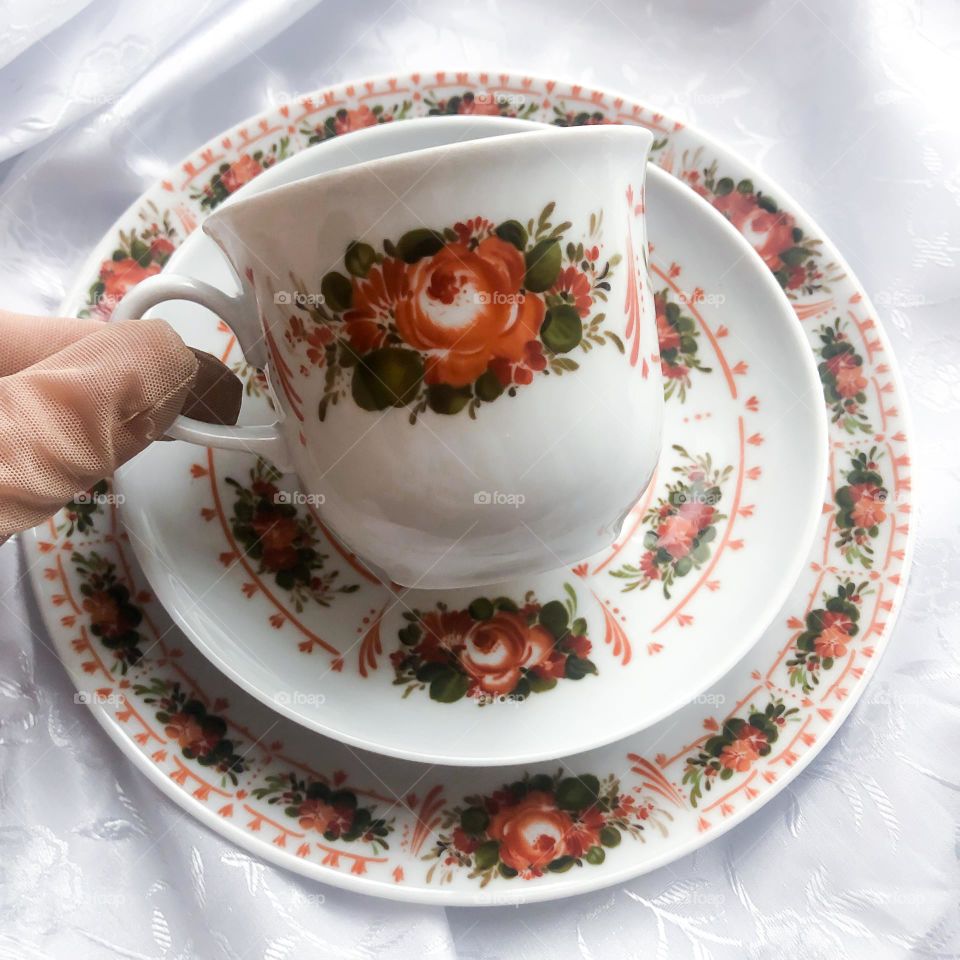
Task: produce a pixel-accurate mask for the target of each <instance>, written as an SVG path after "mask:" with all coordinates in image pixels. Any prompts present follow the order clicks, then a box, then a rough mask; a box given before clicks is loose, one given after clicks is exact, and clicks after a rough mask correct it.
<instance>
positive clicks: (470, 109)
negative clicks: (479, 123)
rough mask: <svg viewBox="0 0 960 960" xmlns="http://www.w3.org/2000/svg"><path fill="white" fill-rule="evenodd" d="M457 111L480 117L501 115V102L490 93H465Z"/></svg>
mask: <svg viewBox="0 0 960 960" xmlns="http://www.w3.org/2000/svg"><path fill="white" fill-rule="evenodd" d="M457 113H465V114H471V115H473V116H478V117H499V116H500V104H499V103H497V98H496V97H495V96H494V95H493V94H490V93H481V94H480V95H479V96H474V95H473V94H472V93H465V94H464V95H463V97H462V98H461V100H460V106H459V107H458V108H457Z"/></svg>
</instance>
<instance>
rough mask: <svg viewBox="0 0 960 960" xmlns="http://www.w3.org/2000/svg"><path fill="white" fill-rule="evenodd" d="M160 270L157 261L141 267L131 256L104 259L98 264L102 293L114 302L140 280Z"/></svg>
mask: <svg viewBox="0 0 960 960" xmlns="http://www.w3.org/2000/svg"><path fill="white" fill-rule="evenodd" d="M159 272H160V265H159V264H158V263H151V264H150V266H148V267H141V266H140V264H139V263H137V261H136V260H134V259H133V258H132V257H126V258H124V259H123V260H104V261H103V263H102V264H101V266H100V280H101V282H102V283H103V292H104V294H105V295H106V296H107V297H108V298H110V299H111V300H113V301H114V302H116V301H118V300H120V299H122V298H123V296H124V295H125V294H126V293H127V291H129V290H130V289H131V288H132V287H135V286H136V285H137V284H138V283H139V282H140V281H141V280H146V279H147V277H152V276H153V275H154V274H155V273H159Z"/></svg>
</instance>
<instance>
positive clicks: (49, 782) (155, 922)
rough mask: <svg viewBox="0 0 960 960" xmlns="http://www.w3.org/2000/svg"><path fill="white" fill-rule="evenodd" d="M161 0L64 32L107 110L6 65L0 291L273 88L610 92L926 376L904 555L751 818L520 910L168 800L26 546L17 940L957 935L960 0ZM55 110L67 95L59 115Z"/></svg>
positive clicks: (698, 946)
mask: <svg viewBox="0 0 960 960" xmlns="http://www.w3.org/2000/svg"><path fill="white" fill-rule="evenodd" d="M30 6H31V9H32V8H34V7H36V8H41V7H43V6H44V4H43V3H42V2H41V0H34V2H33V4H31V5H30ZM162 6H164V7H165V8H167V9H169V10H171V11H179V13H171V22H172V24H173V26H170V25H169V24H168V25H167V27H166V28H165V29H167V30H168V31H169V32H168V33H167V34H165V36H166V40H165V41H164V39H163V37H161V36H160V35H159V32H158V29H157V28H156V26H155V17H154V15H153V14H150V13H149V12H148V11H143V12H142V16H143V20H142V21H138V20H137V13H138V12H140V8H141V7H142V5H140V4H120V3H119V2H115V3H104V2H101V0H93V2H91V3H90V4H89V5H87V6H86V7H85V8H84V9H83V10H82V11H81V12H80V13H78V14H77V16H76V17H75V19H76V21H77V23H76V25H75V26H74V23H73V20H67V22H65V23H64V24H63V25H62V26H60V27H59V28H57V29H56V30H55V31H54V32H55V33H56V34H57V35H58V37H59V38H60V42H61V43H62V44H63V46H62V48H60V49H62V50H63V52H64V55H65V56H67V58H68V60H69V62H80V61H81V60H82V59H84V58H86V60H85V62H87V63H89V64H94V63H96V62H97V51H98V50H99V51H100V53H101V54H102V64H103V76H102V77H101V78H100V79H99V80H98V82H100V83H102V84H103V86H102V87H97V89H102V90H105V91H111V96H112V95H113V93H121V92H122V96H120V98H119V99H116V100H112V101H111V102H109V103H105V104H103V105H102V106H100V107H99V108H98V109H95V110H89V109H87V108H88V107H89V104H88V103H87V104H79V103H78V102H74V101H73V100H71V97H72V96H73V93H72V92H71V85H70V77H69V76H68V75H67V73H66V70H65V69H64V70H63V71H62V72H61V71H59V70H57V69H53V68H52V67H49V64H48V69H47V70H46V71H44V70H40V71H39V72H34V71H24V72H19V67H20V65H21V61H22V62H24V63H25V62H26V60H25V58H27V57H29V56H31V55H32V54H31V50H32V48H31V50H26V51H24V52H22V53H21V54H20V56H18V57H17V58H16V59H14V60H12V61H11V62H10V64H9V66H8V67H7V68H3V69H2V70H0V89H3V90H4V93H5V97H4V98H0V109H2V110H5V111H8V112H7V113H4V114H2V117H3V119H2V120H0V137H3V138H5V139H4V140H3V143H4V144H8V145H12V146H11V147H8V150H9V149H14V150H17V149H20V148H19V146H18V145H19V144H27V143H32V144H33V146H32V147H31V148H30V149H28V150H26V152H23V153H20V154H19V155H18V156H16V158H14V159H11V160H8V161H7V162H6V163H5V164H3V165H0V177H2V180H0V280H2V283H0V290H2V291H3V299H4V305H5V306H8V307H10V308H12V309H22V310H27V311H32V312H43V311H48V312H54V311H56V308H57V305H58V303H59V301H60V300H61V298H62V296H63V293H64V289H65V288H66V286H67V285H68V284H70V283H71V282H72V280H73V277H74V276H75V274H76V271H77V269H78V268H79V266H80V263H81V261H82V259H83V258H84V257H85V256H86V254H87V252H88V251H89V249H90V247H91V246H92V244H93V243H94V242H95V241H96V240H97V239H99V238H100V237H101V236H102V235H103V233H104V232H105V231H106V230H107V228H108V227H109V225H110V223H111V222H112V221H113V220H114V219H115V217H116V216H117V215H118V214H119V213H120V212H121V211H122V210H123V209H124V208H125V207H126V206H127V204H129V203H130V202H131V201H132V200H134V199H135V198H136V196H137V195H138V194H139V193H140V191H141V190H142V189H143V188H144V187H145V186H147V185H148V184H149V183H150V182H152V181H153V180H154V179H156V178H157V177H159V176H160V175H161V174H163V173H164V172H165V171H166V169H167V168H168V167H169V166H170V165H171V164H173V163H176V162H177V161H178V160H179V159H180V157H181V156H182V155H183V154H185V153H186V152H188V151H189V150H191V149H192V148H194V147H195V146H196V145H198V144H199V143H201V142H202V141H204V140H206V139H207V138H208V137H211V136H213V135H214V134H216V133H218V132H219V131H221V130H222V129H224V128H225V127H227V126H229V125H230V124H232V123H234V122H236V121H239V120H241V119H242V118H244V117H245V116H247V115H249V114H251V113H253V112H255V111H257V110H259V109H262V108H264V107H265V106H267V105H268V104H269V103H273V102H276V101H278V100H279V99H281V98H286V97H289V96H290V95H293V94H296V93H305V92H308V91H310V90H312V89H314V88H317V87H322V86H324V85H325V84H329V83H333V82H337V81H341V80H347V79H352V78H360V77H363V76H364V75H367V74H373V73H383V72H396V71H397V70H415V69H430V68H434V69H436V68H446V69H450V68H451V67H454V68H455V67H458V66H462V67H474V68H486V69H495V68H497V67H498V66H505V67H511V68H514V69H524V70H529V71H530V72H531V73H540V74H547V75H555V76H558V77H563V78H565V79H571V80H579V81H582V82H584V83H586V84H593V85H598V86H608V87H611V88H613V89H620V90H623V91H624V92H626V93H629V94H631V95H633V96H636V97H637V98H639V99H642V100H646V101H648V102H650V103H651V104H660V105H661V106H662V107H663V108H664V109H665V110H667V111H669V112H671V113H672V114H675V115H678V116H680V117H684V118H686V119H688V120H689V121H691V122H695V123H697V124H699V125H701V126H702V127H703V128H705V129H706V130H707V131H709V132H710V133H712V134H714V135H715V136H716V137H718V138H719V139H722V140H723V141H725V142H726V143H727V144H728V145H729V146H731V147H733V148H734V149H736V150H738V151H739V152H741V153H742V154H744V155H745V156H747V157H748V158H749V159H750V160H751V161H753V162H755V163H757V164H758V165H759V166H761V167H762V168H763V169H764V170H766V171H767V172H768V173H769V174H770V175H771V176H772V177H774V178H775V179H776V180H777V181H778V182H779V183H781V184H782V185H783V186H784V188H785V189H787V190H789V191H790V192H792V193H793V194H794V195H795V196H796V197H797V198H798V200H799V201H800V202H801V203H802V204H803V205H804V206H805V207H806V208H807V209H808V210H809V211H810V213H811V214H812V215H813V216H814V217H815V218H816V219H817V220H818V221H819V223H820V224H821V226H822V227H823V229H824V231H825V232H826V233H827V234H829V235H830V236H831V237H832V239H834V240H835V241H836V242H837V243H838V245H839V247H840V249H841V250H842V251H843V253H844V255H845V256H846V257H847V258H848V260H849V261H850V263H851V265H852V267H853V269H854V270H855V271H856V272H857V274H858V275H859V277H860V279H861V280H862V281H863V282H864V284H865V286H866V288H867V290H868V291H869V292H870V293H871V295H872V296H873V298H874V301H875V304H876V306H877V309H878V311H879V316H880V319H881V321H882V322H883V323H884V324H885V325H886V326H887V329H888V330H889V331H890V334H891V336H892V339H893V343H894V347H895V350H896V352H897V354H898V357H899V359H900V362H901V364H902V365H903V369H904V373H905V376H906V380H907V385H908V391H909V393H910V395H911V396H912V398H913V414H914V420H915V432H914V437H915V443H916V444H917V451H916V453H917V460H918V463H917V469H916V472H917V474H919V478H918V480H917V497H918V501H919V503H920V505H921V509H920V511H919V515H918V521H919V540H918V544H917V551H916V564H915V568H914V571H913V576H912V583H911V586H910V590H909V592H908V595H907V601H906V604H905V608H904V611H903V613H902V615H901V618H900V622H899V624H898V626H897V629H896V631H895V634H894V638H893V642H892V646H891V649H890V650H889V652H888V653H887V654H886V656H885V658H884V660H883V662H882V663H881V664H880V667H879V671H878V674H877V676H876V677H875V679H874V680H873V682H872V684H871V687H870V689H869V691H868V693H867V694H866V696H865V698H864V701H863V702H861V703H860V704H859V705H858V707H857V708H856V710H855V711H854V713H853V715H852V717H851V718H850V720H849V721H848V722H847V724H846V725H845V727H844V728H843V730H842V731H841V732H840V733H839V734H838V735H837V737H836V738H835V740H834V741H833V742H832V743H831V744H830V745H829V746H828V747H826V748H825V749H824V751H823V752H822V754H821V755H820V756H819V757H818V758H817V760H816V761H815V762H814V763H813V764H812V765H811V767H810V768H809V769H808V770H807V771H805V772H804V773H803V774H802V775H801V776H800V777H799V778H798V779H797V780H796V781H795V782H794V783H793V784H792V785H791V786H790V787H789V788H788V789H786V790H785V791H784V792H783V793H782V794H780V795H779V796H778V797H776V798H775V799H774V800H772V801H771V802H770V803H769V804H768V805H767V806H766V807H765V808H764V809H763V810H761V811H760V812H759V813H757V814H755V815H754V816H753V817H751V818H750V819H749V820H748V821H747V822H746V823H745V824H744V825H743V826H741V827H739V828H737V829H736V830H734V831H732V832H731V833H729V834H727V835H726V836H724V837H722V838H721V839H719V840H717V841H715V842H714V843H712V844H711V845H709V846H708V847H706V848H704V849H703V850H702V851H700V852H699V853H697V854H695V855H693V856H691V857H687V858H685V859H683V860H680V861H678V862H677V863H675V864H673V865H672V866H670V867H667V868H665V869H662V870H660V871H657V872H656V873H653V874H651V875H650V876H647V877H643V878H640V879H638V880H635V881H632V882H630V883H628V884H625V885H623V886H621V887H619V888H612V889H610V890H606V891H601V892H598V893H595V894H590V895H586V896H581V897H577V898H573V899H570V900H563V901H559V902H556V903H553V904H543V905H532V906H527V907H522V908H519V909H514V908H503V909H491V910H486V911H471V910H447V911H441V910H439V909H435V910H432V909H429V908H420V907H412V906H404V905H393V904H387V903H384V902H382V901H377V900H368V899H364V898H362V897H359V896H356V895H351V894H347V893H343V892H339V891H337V890H334V889H332V888H326V887H321V886H319V885H316V884H312V883H309V882H307V881H304V880H300V879H298V878H296V877H293V876H290V875H288V874H287V873H285V872H284V871H282V870H278V869H276V868H274V867H272V866H269V865H267V864H263V863H259V862H257V861H255V860H253V859H252V858H250V857H249V856H248V855H247V854H245V853H243V852H241V851H239V850H238V849H236V848H234V847H232V846H231V845H230V844H229V843H227V842H225V841H223V840H221V839H220V838H219V837H217V836H216V835H214V834H213V833H212V832H210V831H209V830H207V829H205V828H204V827H201V826H199V825H198V824H196V823H194V822H193V821H191V820H190V818H189V817H188V816H187V815H186V814H184V813H182V812H181V811H180V810H179V808H177V807H176V806H174V805H173V804H172V803H171V802H169V801H168V800H166V799H165V798H164V797H162V796H161V795H160V793H159V792H158V791H157V790H156V789H154V788H153V787H152V786H151V785H150V784H149V783H147V781H146V780H145V779H144V778H143V777H142V776H141V775H140V774H139V773H138V772H136V771H135V770H134V769H133V768H132V767H131V766H130V765H128V764H127V763H126V761H125V760H124V759H123V757H122V756H121V755H120V753H119V752H118V751H117V750H116V748H115V747H114V746H113V745H112V744H111V743H110V742H109V741H108V739H107V738H106V736H105V734H103V733H102V731H101V730H100V729H99V728H98V727H97V726H96V724H95V722H94V721H93V719H92V718H91V717H90V716H89V715H88V713H87V711H86V708H85V707H83V706H82V705H78V704H76V703H75V702H74V700H73V689H72V687H71V686H70V684H69V683H68V682H67V680H66V678H65V676H64V674H63V672H62V670H61V669H60V667H59V665H58V663H57V662H56V660H55V658H54V656H53V655H52V654H51V652H50V650H49V649H48V646H47V640H46V638H45V635H44V631H43V628H42V626H41V624H40V621H39V618H38V616H37V614H36V611H35V610H34V608H33V606H32V601H31V600H30V599H29V597H28V588H27V586H26V583H25V582H24V581H23V580H22V577H23V575H24V573H25V571H24V570H23V568H22V562H21V561H20V559H19V556H18V555H17V553H16V552H15V551H13V550H11V549H9V548H5V549H4V550H2V551H0V958H4V957H7V956H9V957H17V958H21V957H26V958H30V960H33V958H34V957H41V956H42V957H53V958H59V957H67V956H69V957H86V956H90V957H118V956H124V957H137V958H141V957H143V958H147V957H149V958H154V957H158V958H159V957H163V958H174V957H177V958H179V957H201V958H204V960H206V958H221V957H222V958H230V960H241V958H243V960H246V958H253V957H257V958H260V957H264V958H270V960H281V958H287V957H294V956H311V957H313V956H318V957H350V958H363V960H366V958H373V957H390V958H398V960H403V958H407V957H411V958H421V957H422V958H434V957H453V956H459V957H464V958H471V960H492V958H500V957H511V958H515V957H516V958H530V960H533V958H542V957H546V956H556V957H561V958H567V957H570V958H573V957H576V958H580V960H607V958H619V957H630V958H633V957H637V958H640V957H644V958H646V957H658V958H663V960H667V958H669V960H679V958H686V957H695V958H699V960H705V958H718V960H719V958H722V960H726V958H735V960H742V958H751V960H752V958H758V960H759V958H768V957H778V958H786V960H794V958H795V960H801V958H802V960H811V958H813V960H817V958H824V960H828V958H829V960H843V958H860V957H863V958H871V960H872V958H887V957H891V958H893V957H904V956H908V955H916V956H920V957H924V958H931V957H954V956H956V955H958V953H960V927H958V899H960V892H958V890H960V866H958V853H957V846H956V838H957V836H958V832H957V831H958V820H960V816H958V814H960V804H958V788H960V777H958V774H957V761H956V753H957V743H958V742H960V734H958V718H960V676H958V674H960V664H958V659H960V657H958V646H957V640H956V638H957V636H958V635H960V542H958V531H960V445H958V444H957V443H956V423H957V420H958V417H960V328H958V327H957V324H956V309H957V303H958V300H960V270H958V269H957V259H958V256H960V253H958V251H960V209H958V204H960V149H958V147H960V134H958V129H957V124H956V107H955V102H954V101H955V96H956V90H957V88H958V86H960V68H958V60H957V57H958V52H960V17H958V13H957V7H956V4H955V3H954V2H953V0H899V2H890V0H849V2H846V3H842V4H841V3H835V2H831V0H770V2H767V3H764V4H750V3H738V4H714V5H711V4H703V3H701V2H699V0H673V2H671V3H659V4H637V3H634V2H631V0H601V2H599V3H597V4H594V5H591V4H589V3H583V2H581V0H552V2H550V3H549V4H548V3H543V2H542V0H513V2H511V3H506V2H498V0H489V2H485V3H477V2H476V0H474V2H469V3H468V2H464V0H400V2H393V0H370V2H354V3H337V4H334V3H323V4H316V5H313V4H311V3H309V2H301V3H286V4H268V3H254V2H235V3H232V4H230V6H229V15H227V14H226V13H225V12H224V11H225V10H226V7H225V6H223V7H222V8H219V7H218V6H217V4H215V3H209V4H203V3H199V2H194V3H193V4H191V5H188V4H179V3H175V2H172V0H171V2H169V3H167V4H165V5H162ZM121 7H122V8H123V9H122V10H121ZM218 11H219V12H218ZM94 16H103V17H106V18H108V21H105V22H109V23H115V22H118V21H115V20H110V19H109V17H112V16H115V17H121V16H122V17H124V18H126V19H125V20H124V22H125V23H126V26H125V28H124V30H125V33H124V36H125V37H127V38H128V39H129V40H130V42H131V43H137V44H140V45H141V48H142V49H143V50H149V51H150V53H149V54H147V53H145V54H144V57H143V59H142V60H140V61H138V66H137V68H136V69H131V70H130V72H129V73H123V72H117V71H118V65H117V64H118V61H117V59H116V58H115V44H116V43H117V41H118V37H117V36H114V35H113V33H112V32H111V31H112V28H108V29H106V30H105V31H103V32H102V33H101V35H99V36H98V37H97V38H96V39H95V40H94V43H95V44H96V45H98V46H94V47H92V48H87V47H84V46H83V44H88V43H89V42H90V34H89V32H87V31H86V28H84V27H82V23H83V22H84V19H83V18H85V17H94ZM181 28H182V29H181ZM43 29H44V28H42V27H41V28H38V31H39V30H43ZM175 33H176V36H174V34H175ZM38 35H39V33H38ZM0 36H4V33H3V28H2V27H0ZM164 50H166V54H163V51H164ZM162 54H163V55H164V56H165V58H166V59H161V60H157V59H156V57H157V56H161V55H162ZM151 57H152V58H153V59H151ZM2 59H4V58H3V57H2V56H0V60H2ZM38 62H39V61H38ZM11 68H17V72H16V73H9V72H8V71H9V70H10V69H11ZM13 89H16V90H17V95H16V96H15V97H13V100H14V103H13V104H12V105H11V104H10V103H9V102H5V101H9V99H10V91H11V90H13ZM31 98H32V99H31ZM54 98H59V101H55V99H54ZM55 102H59V104H60V107H59V110H55V109H49V110H47V109H43V110H41V109H40V108H41V107H44V108H46V107H48V106H50V105H51V104H53V103H55ZM30 104H34V105H35V106H30ZM18 111H19V112H18ZM18 116H19V117H20V118H21V119H20V120H19V121H18V120H16V117H18ZM11 123H14V124H18V123H22V125H23V126H22V128H21V126H16V125H15V126H13V127H11V126H10V124H11ZM31 125H33V126H34V127H35V129H32V128H31Z"/></svg>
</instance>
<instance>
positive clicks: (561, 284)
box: [550, 267, 593, 317]
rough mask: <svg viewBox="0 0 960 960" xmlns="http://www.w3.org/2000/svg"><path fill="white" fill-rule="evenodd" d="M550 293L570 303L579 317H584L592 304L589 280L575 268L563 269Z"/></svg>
mask: <svg viewBox="0 0 960 960" xmlns="http://www.w3.org/2000/svg"><path fill="white" fill-rule="evenodd" d="M550 292H551V293H552V294H554V295H560V296H562V297H563V298H564V299H565V300H567V301H569V302H570V303H572V304H573V306H574V307H575V308H576V310H577V313H579V314H580V316H581V317H585V316H586V315H587V314H588V313H589V312H590V307H591V305H592V304H593V298H592V297H591V296H590V279H589V278H588V277H587V275H586V274H584V273H581V272H580V271H579V270H578V269H577V268H576V267H564V268H563V270H561V271H560V274H559V276H558V277H557V279H556V282H555V283H554V285H553V287H552V288H551V290H550Z"/></svg>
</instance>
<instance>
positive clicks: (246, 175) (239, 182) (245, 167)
mask: <svg viewBox="0 0 960 960" xmlns="http://www.w3.org/2000/svg"><path fill="white" fill-rule="evenodd" d="M262 172H263V169H262V168H261V166H260V164H259V163H257V161H256V160H254V159H253V157H251V156H250V154H249V153H245V154H244V155H243V156H242V157H240V159H239V160H235V161H234V162H233V163H231V164H230V166H229V168H228V169H227V170H226V171H225V172H224V173H222V174H220V182H221V183H222V184H223V186H224V189H225V190H226V191H227V193H234V192H235V191H237V190H239V189H240V188H241V187H242V186H243V185H244V184H246V183H249V182H250V181H251V180H252V179H253V178H254V177H255V176H257V175H258V174H260V173H262Z"/></svg>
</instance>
